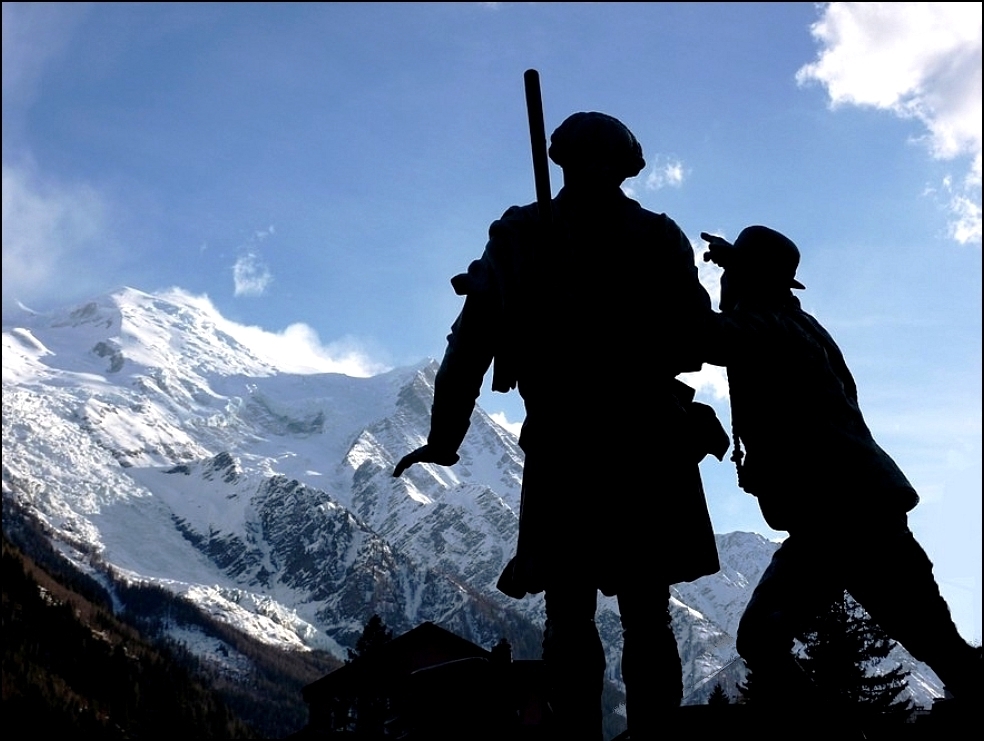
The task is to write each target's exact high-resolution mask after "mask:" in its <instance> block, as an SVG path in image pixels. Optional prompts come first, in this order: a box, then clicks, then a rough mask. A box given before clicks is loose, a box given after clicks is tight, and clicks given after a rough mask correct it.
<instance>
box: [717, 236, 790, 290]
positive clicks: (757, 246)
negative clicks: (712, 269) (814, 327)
mask: <svg viewBox="0 0 984 741" xmlns="http://www.w3.org/2000/svg"><path fill="white" fill-rule="evenodd" d="M700 236H701V239H703V240H705V241H707V242H709V243H710V246H709V248H708V251H707V253H706V254H705V256H704V259H706V260H712V261H714V262H715V263H717V264H718V265H720V266H721V267H723V268H724V269H725V270H727V269H728V268H729V267H738V268H740V269H741V270H742V271H743V272H745V271H747V272H749V273H754V274H755V275H756V276H757V277H759V278H767V279H770V280H771V281H775V282H776V283H777V284H782V285H783V286H786V287H789V288H806V286H804V285H803V284H802V283H800V282H799V281H798V280H796V269H797V268H798V267H799V262H800V251H799V248H798V247H797V246H796V245H795V243H794V242H793V240H791V239H790V238H789V237H787V236H786V235H784V234H780V233H779V232H777V231H776V230H775V229H770V228H769V227H767V226H760V225H755V226H749V227H745V228H744V229H742V230H741V234H739V235H738V238H737V239H736V240H735V241H734V244H732V243H731V242H728V241H727V240H725V239H723V238H721V237H716V236H713V235H711V234H707V233H704V232H701V235H700Z"/></svg>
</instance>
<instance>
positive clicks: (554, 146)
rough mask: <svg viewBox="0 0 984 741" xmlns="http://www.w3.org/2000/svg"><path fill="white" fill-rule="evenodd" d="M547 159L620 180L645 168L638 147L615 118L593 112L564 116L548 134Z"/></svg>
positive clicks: (628, 132)
mask: <svg viewBox="0 0 984 741" xmlns="http://www.w3.org/2000/svg"><path fill="white" fill-rule="evenodd" d="M548 154H549V155H550V159H552V160H553V161H554V162H555V163H557V164H558V165H559V166H560V167H562V168H565V169H566V168H568V167H573V168H578V167H588V168H591V169H595V170H599V171H604V170H608V171H611V172H612V173H613V174H615V175H618V176H619V177H620V178H621V179H622V180H624V179H625V178H634V177H635V176H636V175H638V174H639V173H640V172H642V168H644V167H645V166H646V160H645V158H643V156H642V145H641V144H639V142H638V141H637V140H636V138H635V136H633V134H632V132H631V131H629V129H628V127H627V126H626V125H625V124H623V123H622V122H621V121H619V120H618V119H617V118H614V117H612V116H609V115H607V114H604V113H598V112H596V111H590V112H581V113H574V114H571V115H570V116H568V117H567V118H566V119H565V120H564V122H563V123H562V124H561V125H560V126H558V127H557V130H556V131H554V132H553V134H551V135H550V149H549V151H548Z"/></svg>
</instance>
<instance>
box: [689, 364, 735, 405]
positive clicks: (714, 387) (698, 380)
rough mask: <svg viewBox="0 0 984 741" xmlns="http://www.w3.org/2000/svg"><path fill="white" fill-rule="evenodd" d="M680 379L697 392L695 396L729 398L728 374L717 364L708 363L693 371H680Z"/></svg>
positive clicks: (714, 399) (719, 399)
mask: <svg viewBox="0 0 984 741" xmlns="http://www.w3.org/2000/svg"><path fill="white" fill-rule="evenodd" d="M679 378H680V380H681V381H683V382H684V383H685V384H687V385H688V386H690V388H692V389H694V390H695V391H696V392H697V398H698V399H700V398H702V397H703V398H708V399H710V400H713V401H721V400H724V399H729V398H730V393H729V387H728V374H727V373H726V372H725V369H724V368H722V367H721V366H719V365H708V364H707V363H704V365H703V367H702V368H701V369H700V370H699V371H697V372H695V373H681V374H680V376H679Z"/></svg>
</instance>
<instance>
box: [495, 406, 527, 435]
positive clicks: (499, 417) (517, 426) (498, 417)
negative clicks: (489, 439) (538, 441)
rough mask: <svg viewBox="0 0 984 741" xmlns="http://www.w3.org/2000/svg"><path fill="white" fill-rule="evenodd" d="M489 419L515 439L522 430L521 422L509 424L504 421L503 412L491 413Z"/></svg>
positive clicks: (506, 420)
mask: <svg viewBox="0 0 984 741" xmlns="http://www.w3.org/2000/svg"><path fill="white" fill-rule="evenodd" d="M489 417H491V418H492V421H493V422H495V423H496V424H497V425H499V427H502V428H503V429H505V430H508V431H509V432H511V433H512V434H514V435H515V436H516V437H519V433H520V431H521V430H522V429H523V423H522V422H510V421H509V420H508V419H506V413H505V412H493V413H492V414H490V415H489Z"/></svg>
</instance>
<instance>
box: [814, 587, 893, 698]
mask: <svg viewBox="0 0 984 741" xmlns="http://www.w3.org/2000/svg"><path fill="white" fill-rule="evenodd" d="M894 646H895V642H894V641H892V640H891V639H890V638H889V637H888V635H887V634H886V633H885V631H883V630H882V629H881V627H880V626H879V625H878V623H876V622H875V621H874V620H873V619H872V618H871V616H869V615H868V613H867V612H865V611H864V609H863V608H862V607H861V606H860V605H859V604H858V603H857V602H855V601H854V599H853V598H852V597H851V596H850V595H849V594H848V593H847V592H844V593H843V595H842V596H840V597H839V598H837V599H836V600H834V602H833V603H832V604H831V605H830V607H829V608H828V609H827V610H825V611H824V612H823V613H821V614H820V615H819V616H818V617H817V620H816V622H815V624H814V626H813V628H812V629H811V630H810V631H809V632H808V633H806V634H805V635H804V636H803V649H802V656H801V659H800V661H801V664H802V666H803V668H804V669H805V670H806V671H807V672H808V673H809V674H810V676H811V677H812V679H813V681H814V683H815V684H816V686H817V689H818V690H819V691H820V692H821V693H822V694H823V695H824V697H825V698H827V699H828V700H829V701H831V702H836V703H837V704H839V705H841V706H843V707H853V708H856V709H859V710H863V711H865V712H878V713H884V712H892V713H906V712H908V711H909V710H910V709H911V706H912V700H911V699H910V698H908V697H906V698H904V699H900V697H901V696H902V695H903V694H904V692H905V689H906V677H908V674H909V673H908V672H907V671H905V670H904V669H903V668H902V666H901V664H898V665H896V666H895V667H894V668H892V669H890V670H889V671H887V672H884V671H881V667H882V665H883V663H884V660H885V659H886V658H887V657H888V655H889V653H891V651H892V649H893V648H894Z"/></svg>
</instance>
